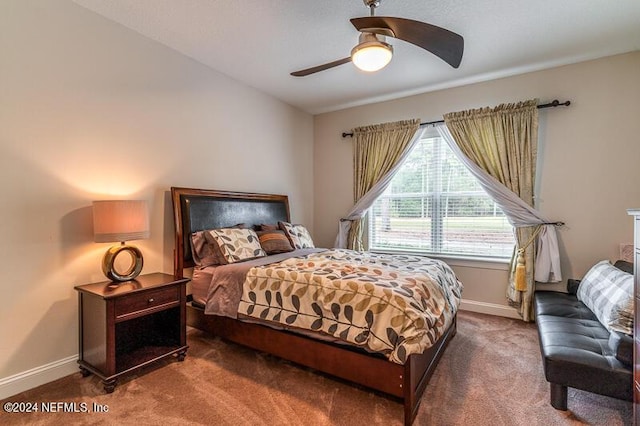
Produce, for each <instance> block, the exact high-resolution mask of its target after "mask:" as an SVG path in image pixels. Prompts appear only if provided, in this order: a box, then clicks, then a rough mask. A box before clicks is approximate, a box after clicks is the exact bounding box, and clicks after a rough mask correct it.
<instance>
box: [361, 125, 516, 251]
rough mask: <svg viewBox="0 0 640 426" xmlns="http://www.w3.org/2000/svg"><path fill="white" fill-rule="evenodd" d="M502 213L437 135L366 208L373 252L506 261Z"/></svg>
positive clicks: (507, 235) (508, 244) (507, 238)
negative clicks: (476, 257) (390, 251)
mask: <svg viewBox="0 0 640 426" xmlns="http://www.w3.org/2000/svg"><path fill="white" fill-rule="evenodd" d="M514 244H515V240H514V238H513V228H512V227H511V225H510V224H509V222H508V221H507V219H506V217H505V215H504V213H503V212H502V210H500V208H499V207H498V206H497V205H496V204H495V203H494V202H493V201H492V200H491V198H490V197H489V196H488V195H487V194H486V192H484V190H483V189H482V188H481V187H480V185H479V184H478V183H477V181H476V178H475V177H473V176H472V175H471V174H470V173H469V172H468V171H467V169H466V167H465V166H464V165H463V164H462V163H461V162H460V161H459V160H458V159H457V158H456V157H455V155H454V154H453V152H452V151H451V149H450V148H449V147H448V145H447V144H446V143H445V141H444V140H442V138H440V137H439V136H434V135H433V134H430V135H428V136H425V137H423V138H422V139H421V140H420V141H418V143H417V144H416V146H415V147H414V149H413V150H412V152H411V153H410V154H409V156H408V157H407V160H406V161H405V163H404V164H403V165H402V166H401V167H400V169H399V171H398V173H397V174H396V175H395V176H394V177H393V179H392V181H391V184H390V185H389V187H388V188H387V189H386V190H385V192H384V193H383V194H382V196H380V197H379V198H378V199H377V200H376V202H375V203H374V204H373V206H372V207H371V209H370V210H369V246H370V249H371V250H403V251H412V252H423V253H426V254H444V255H461V256H478V257H485V258H486V257H497V258H509V257H511V255H512V254H513V247H514Z"/></svg>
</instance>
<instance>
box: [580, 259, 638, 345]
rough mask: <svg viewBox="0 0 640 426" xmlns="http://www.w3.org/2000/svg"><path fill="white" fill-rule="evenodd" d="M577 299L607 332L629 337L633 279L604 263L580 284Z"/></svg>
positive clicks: (598, 265) (595, 267)
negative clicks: (618, 332) (615, 332)
mask: <svg viewBox="0 0 640 426" xmlns="http://www.w3.org/2000/svg"><path fill="white" fill-rule="evenodd" d="M577 297H578V300H580V301H582V303H584V304H585V305H586V306H587V307H588V308H589V309H591V311H592V312H593V313H594V314H595V315H596V317H597V318H598V320H599V321H600V323H601V324H602V325H603V326H605V327H606V328H607V329H608V330H609V331H611V330H616V331H620V332H622V333H626V334H631V333H632V328H633V275H631V274H629V273H627V272H623V271H621V270H620V269H618V268H616V267H615V266H613V265H612V264H611V263H609V261H607V260H603V261H601V262H598V263H596V264H595V265H594V266H593V267H592V268H591V269H590V270H589V272H587V274H586V275H585V277H584V278H583V279H582V281H580V286H579V287H578V293H577Z"/></svg>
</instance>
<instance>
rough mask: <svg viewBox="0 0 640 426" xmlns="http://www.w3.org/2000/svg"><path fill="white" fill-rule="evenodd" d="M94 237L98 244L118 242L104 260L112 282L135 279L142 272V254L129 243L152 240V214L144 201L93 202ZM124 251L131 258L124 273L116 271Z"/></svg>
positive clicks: (103, 267) (107, 275)
mask: <svg viewBox="0 0 640 426" xmlns="http://www.w3.org/2000/svg"><path fill="white" fill-rule="evenodd" d="M93 236H94V241H95V242H97V243H106V242H115V241H118V242H120V243H121V244H120V245H115V246H113V247H111V248H110V249H109V250H107V252H106V253H105V255H104V258H103V259H102V272H104V274H105V275H106V277H107V278H109V279H110V280H112V281H116V282H122V281H129V280H133V279H134V278H135V277H137V276H138V275H140V272H141V271H142V264H143V260H142V252H141V251H140V250H139V249H138V248H137V247H134V246H131V245H127V244H125V242H126V241H130V240H141V239H145V238H149V212H148V208H147V202H146V201H144V200H104V201H94V202H93ZM122 252H126V253H128V254H129V255H130V256H131V264H130V266H129V267H128V268H127V269H126V270H124V271H118V270H117V268H116V258H117V257H118V255H119V254H120V253H122Z"/></svg>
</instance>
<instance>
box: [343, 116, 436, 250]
mask: <svg viewBox="0 0 640 426" xmlns="http://www.w3.org/2000/svg"><path fill="white" fill-rule="evenodd" d="M423 132H424V129H423V128H419V129H418V131H417V132H416V133H415V135H413V138H411V141H410V142H409V144H408V145H407V149H406V150H405V151H404V152H403V153H402V155H401V156H400V159H399V160H398V162H397V163H396V165H395V166H394V167H392V168H391V169H390V170H389V171H388V172H387V174H385V175H384V176H383V177H382V178H381V179H380V180H379V181H378V182H377V183H376V184H375V185H373V186H372V187H371V189H370V190H369V191H368V192H367V193H365V194H364V195H363V196H362V197H361V198H360V199H359V200H358V201H357V202H356V204H355V205H354V206H353V207H352V208H351V210H350V211H349V213H348V214H347V215H346V216H345V217H344V218H343V219H340V225H339V228H338V236H337V237H336V241H335V247H336V248H347V238H348V236H349V230H350V229H351V222H352V221H354V220H359V219H362V218H363V217H364V215H365V214H366V213H367V210H369V207H371V205H372V204H373V203H374V202H375V201H376V200H377V199H378V197H379V196H380V195H382V193H383V192H384V190H385V189H387V186H389V183H390V182H391V179H392V178H393V176H394V175H395V174H396V172H397V171H398V169H399V168H400V166H402V164H403V163H404V161H405V160H406V159H407V156H408V155H409V153H410V152H411V151H412V150H413V147H414V146H415V145H416V143H417V142H418V141H419V140H420V138H421V137H422V133H423Z"/></svg>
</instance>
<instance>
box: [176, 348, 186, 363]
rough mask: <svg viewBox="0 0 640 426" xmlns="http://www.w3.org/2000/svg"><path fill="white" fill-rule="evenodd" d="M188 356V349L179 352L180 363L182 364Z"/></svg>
mask: <svg viewBox="0 0 640 426" xmlns="http://www.w3.org/2000/svg"><path fill="white" fill-rule="evenodd" d="M186 356H187V350H186V349H185V350H183V351H180V352H178V361H180V362H182V361H184V357H186Z"/></svg>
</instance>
